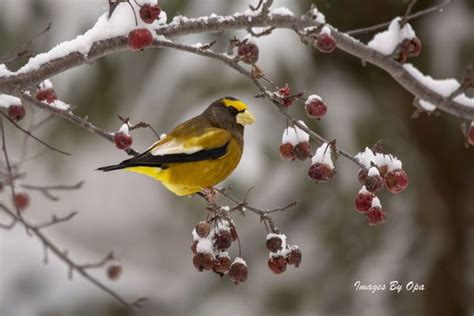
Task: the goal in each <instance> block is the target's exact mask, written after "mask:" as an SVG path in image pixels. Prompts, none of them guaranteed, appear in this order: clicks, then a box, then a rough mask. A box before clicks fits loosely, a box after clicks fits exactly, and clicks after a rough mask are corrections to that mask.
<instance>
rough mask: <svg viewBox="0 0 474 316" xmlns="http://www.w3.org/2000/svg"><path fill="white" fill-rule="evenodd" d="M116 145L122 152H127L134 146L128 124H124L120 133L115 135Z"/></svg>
mask: <svg viewBox="0 0 474 316" xmlns="http://www.w3.org/2000/svg"><path fill="white" fill-rule="evenodd" d="M114 143H115V146H116V147H117V148H118V149H122V150H127V149H129V148H130V147H131V146H132V143H133V138H132V135H131V134H130V130H129V126H128V123H124V124H122V126H121V127H120V129H119V130H118V132H117V133H115V134H114Z"/></svg>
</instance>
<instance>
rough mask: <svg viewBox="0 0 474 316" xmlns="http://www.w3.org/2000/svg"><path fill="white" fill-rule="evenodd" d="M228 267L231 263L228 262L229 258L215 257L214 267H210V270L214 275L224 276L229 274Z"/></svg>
mask: <svg viewBox="0 0 474 316" xmlns="http://www.w3.org/2000/svg"><path fill="white" fill-rule="evenodd" d="M230 265H231V261H230V257H229V256H217V257H216V259H215V260H214V265H213V267H212V270H213V271H214V272H215V273H218V274H220V275H224V274H226V273H228V272H229V270H230Z"/></svg>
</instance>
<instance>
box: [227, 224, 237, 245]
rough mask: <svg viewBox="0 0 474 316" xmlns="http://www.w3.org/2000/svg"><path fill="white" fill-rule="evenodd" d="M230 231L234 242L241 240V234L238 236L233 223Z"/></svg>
mask: <svg viewBox="0 0 474 316" xmlns="http://www.w3.org/2000/svg"><path fill="white" fill-rule="evenodd" d="M229 231H230V237H231V239H232V241H236V240H237V239H239V234H237V228H236V227H235V225H234V224H233V223H230V230H229Z"/></svg>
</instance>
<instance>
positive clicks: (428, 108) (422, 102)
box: [418, 100, 436, 112]
mask: <svg viewBox="0 0 474 316" xmlns="http://www.w3.org/2000/svg"><path fill="white" fill-rule="evenodd" d="M418 104H419V105H420V106H421V107H422V108H423V110H425V111H427V112H432V111H434V110H436V105H434V104H433V103H430V102H428V101H425V100H420V101H419V102H418Z"/></svg>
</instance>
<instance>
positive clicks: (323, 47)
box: [316, 32, 336, 53]
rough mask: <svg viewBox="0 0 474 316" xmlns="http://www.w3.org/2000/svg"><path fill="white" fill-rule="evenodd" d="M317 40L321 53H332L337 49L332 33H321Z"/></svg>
mask: <svg viewBox="0 0 474 316" xmlns="http://www.w3.org/2000/svg"><path fill="white" fill-rule="evenodd" d="M316 41H317V43H318V49H319V51H320V52H321V53H332V52H333V51H334V50H335V49H336V40H335V39H334V37H332V35H331V34H328V33H326V32H324V33H320V34H319V35H318V36H317V38H316Z"/></svg>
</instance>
